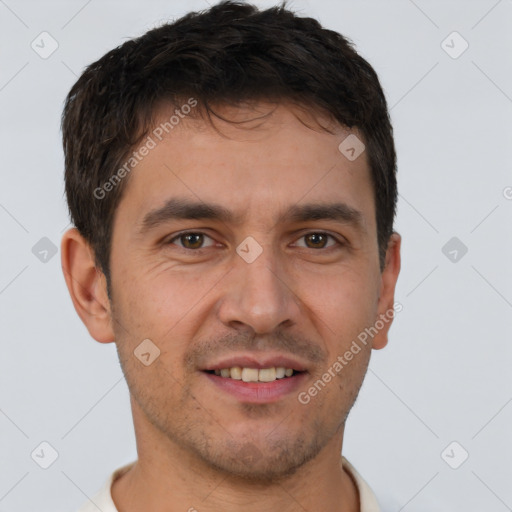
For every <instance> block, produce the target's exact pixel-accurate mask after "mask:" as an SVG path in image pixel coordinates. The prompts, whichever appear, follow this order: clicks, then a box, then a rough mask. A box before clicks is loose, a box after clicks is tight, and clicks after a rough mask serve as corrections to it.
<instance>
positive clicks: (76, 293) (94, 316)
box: [61, 228, 114, 343]
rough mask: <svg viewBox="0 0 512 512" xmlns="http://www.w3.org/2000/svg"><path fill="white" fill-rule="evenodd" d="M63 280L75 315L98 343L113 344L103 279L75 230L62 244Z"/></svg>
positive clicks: (85, 243)
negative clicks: (76, 314)
mask: <svg viewBox="0 0 512 512" xmlns="http://www.w3.org/2000/svg"><path fill="white" fill-rule="evenodd" d="M61 264H62V271H63V273H64V279H65V280H66V285H67V287H68V291H69V294H70V296H71V300H72V301H73V305H74V307H75V310H76V312H77V313H78V316H79V317H80V318H81V320H82V322H83V323H84V324H85V326H86V327H87V330H88V331H89V334H90V335H91V336H92V337H93V338H94V339H95V340H96V341H99V342H100V343H109V342H112V341H114V333H113V330H112V327H111V310H110V302H109V299H108V295H107V287H106V279H105V275H104V274H103V272H101V271H100V270H99V269H98V268H97V267H96V265H95V260H94V252H93V250H92V248H91V247H90V245H89V244H88V243H87V241H86V240H85V239H84V238H83V237H82V235H81V234H80V233H79V231H78V230H77V229H76V228H71V229H69V230H68V231H66V232H65V233H64V235H63V236H62V241H61Z"/></svg>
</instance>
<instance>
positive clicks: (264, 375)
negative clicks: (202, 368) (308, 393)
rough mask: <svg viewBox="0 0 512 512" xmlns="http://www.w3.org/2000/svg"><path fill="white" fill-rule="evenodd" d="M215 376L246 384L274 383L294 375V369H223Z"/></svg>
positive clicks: (216, 371)
mask: <svg viewBox="0 0 512 512" xmlns="http://www.w3.org/2000/svg"><path fill="white" fill-rule="evenodd" d="M215 375H218V376H220V377H224V378H231V379H235V380H242V381H244V382H273V381H275V380H276V379H284V378H285V377H291V376H292V375H293V369H292V368H284V367H283V366H278V367H277V368H276V367H272V368H261V369H260V370H258V369H257V368H241V367H240V366H233V367H232V368H222V369H220V370H215Z"/></svg>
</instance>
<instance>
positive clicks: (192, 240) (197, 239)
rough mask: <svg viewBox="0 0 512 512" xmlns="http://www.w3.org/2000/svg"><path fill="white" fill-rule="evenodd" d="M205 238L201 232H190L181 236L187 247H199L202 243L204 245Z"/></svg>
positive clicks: (184, 245)
mask: <svg viewBox="0 0 512 512" xmlns="http://www.w3.org/2000/svg"><path fill="white" fill-rule="evenodd" d="M203 238H204V237H203V235H202V234H201V233H189V234H187V235H181V236H180V240H181V241H182V243H183V247H185V249H199V248H200V247H201V245H203Z"/></svg>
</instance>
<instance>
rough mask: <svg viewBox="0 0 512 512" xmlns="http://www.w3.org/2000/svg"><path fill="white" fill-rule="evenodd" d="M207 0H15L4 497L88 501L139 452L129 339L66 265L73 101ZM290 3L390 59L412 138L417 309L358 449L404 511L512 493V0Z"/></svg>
mask: <svg viewBox="0 0 512 512" xmlns="http://www.w3.org/2000/svg"><path fill="white" fill-rule="evenodd" d="M254 3H255V4H256V5H258V6H261V7H267V6H270V5H274V3H273V2H267V1H261V2H260V1H256V2H254ZM207 7H208V3H207V2H206V1H205V0H195V1H188V2H185V1H181V0H180V1H157V0H145V1H123V2H121V1H119V2H116V1H113V0H109V1H100V0H89V1H85V0H76V1H75V0H72V1H64V0H61V1H43V2H37V1H35V0H32V1H28V0H26V1H23V0H0V116H1V117H0V120H1V121H0V122H1V126H0V130H1V133H0V145H1V146H0V147H1V152H0V155H1V162H0V172H1V187H0V226H1V231H0V232H1V243H0V269H1V270H0V314H1V316H0V328H1V333H2V340H1V356H0V512H22V511H23V512H35V511H37V512H50V511H51V512H72V511H74V510H76V509H77V508H78V507H79V505H81V504H82V503H83V502H85V501H86V500H87V497H90V496H93V495H94V494H95V492H96V491H97V490H98V488H99V487H100V486H101V485H102V484H103V482H104V480H105V479H106V478H107V476H108V475H109V474H110V473H111V472H112V471H113V470H114V469H116V468H117V467H119V466H121V465H123V464H125V463H127V462H130V461H131V460H134V458H135V457H136V450H135V438H134V433H133V426H132V419H131V412H130V408H129V397H128V392H127V387H126V384H125V381H124V379H123V376H122V372H121V370H120V367H119V363H118V359H117V354H116V352H115V347H114V345H113V344H109V345H101V344H99V343H96V342H95V341H94V340H93V339H92V338H90V336H89V335H88V333H87V331H86V329H85V327H84V326H83V324H82V323H81V321H80V320H79V318H78V316H77V315H76V313H75V310H74V308H73V306H72V303H71V300H70V298H69V295H68V292H67V289H66V287H65V282H64V278H63V276H62V271H61V266H60V238H61V236H62V233H63V231H64V230H65V229H66V228H67V227H68V223H69V219H68V216H67V209H66V204H65V200H64V194H63V191H64V188H63V155H62V149H61V140H60V115H61V111H62V106H63V101H64V98H65V96H66V94H67V92H68V91H69V89H70V87H71V86H72V85H73V83H74V82H75V81H76V79H77V77H78V76H79V75H80V73H81V72H82V70H83V69H84V67H85V66H86V65H87V64H89V63H91V62H93V61H94V60H97V59H98V58H99V57H101V56H102V55H103V54H104V53H106V52H107V51H108V50H110V49H112V48H114V47H115V46H118V45H119V44H121V43H123V42H124V41H126V40H127V39H129V38H132V37H134V36H138V35H141V34H142V33H144V32H145V31H146V30H148V29H149V28H152V27H154V26H156V25H158V24H160V23H163V22H165V21H167V20H170V19H174V18H176V17H179V16H181V15H182V14H184V13H185V12H188V11H190V10H198V9H204V8H207ZM289 7H290V8H292V9H293V10H296V11H298V12H299V13H301V14H302V15H308V16H313V17H316V18H317V19H319V20H320V21H321V22H322V24H324V25H325V26H326V27H328V28H331V29H334V30H337V31H339V32H341V33H342V34H344V35H345V36H347V37H349V38H350V39H351V40H352V41H353V42H354V43H355V45H356V47H357V49H358V51H359V52H360V53H361V54H362V55H363V56H364V57H365V58H366V59H368V60H369V62H370V63H371V64H372V65H373V66H374V68H375V70H376V71H377V73H378V74H379V76H380V79H381V82H382V85H383V87H384V90H385V93H386V95H387V98H388V101H389V106H390V109H391V116H392V121H393V125H394V130H395V137H396V146H397V152H398V173H399V174H398V180H399V191H400V200H399V207H398V218H397V225H396V228H397V230H398V231H399V232H400V233H401V234H402V236H403V252H402V256H403V266H402V272H401V276H400V278H399V282H398V289H397V297H396V298H397V300H398V301H399V302H400V303H401V304H402V305H403V311H402V312H400V313H399V314H398V315H397V317H396V319H395V324H394V325H393V327H392V330H391V334H390V342H389V345H388V346H387V347H386V348H385V349H384V350H382V351H378V352H374V353H373V356H372V360H371V364H370V369H369V372H368V375H367V378H366V380H365V383H364V385H363V387H362V390H361V393H360V395H359V398H358V400H357V402H356V405H355V406H354V408H353V410H352V413H351V415H350V418H349V421H348V425H347V428H346V437H345V444H344V455H345V456H346V457H347V458H348V459H349V460H350V461H351V462H352V464H354V466H355V467H356V468H357V469H358V471H359V472H360V473H361V474H362V475H363V477H364V478H365V479H366V480H367V481H368V483H369V484H370V485H371V487H372V488H373V489H374V491H375V493H376V495H377V496H378V498H379V501H380V502H381V505H382V507H383V509H384V510H385V511H386V512H398V511H406V512H426V511H429V512H431V511H436V512H452V511H465V512H477V511H478V512H481V511H483V510H485V511H486V512H502V511H506V510H512V486H511V485H510V482H511V481H512V437H511V432H512V378H511V371H510V368H511V366H512V342H511V327H512V322H511V316H512V270H511V261H512V259H511V257H512V236H511V235H512V223H511V220H512V188H511V187H512V157H511V142H512V140H511V136H512V124H511V118H512V59H511V58H510V56H511V55H512V30H510V27H511V26H512V1H511V0H501V1H496V0H478V1H476V0H473V1H468V0H459V1H451V2H446V1H426V0H415V1H414V2H413V1H412V0H388V1H377V0H374V1H362V0H357V1H356V0H350V1H349V0H345V1H334V0H315V1H313V0H309V1H306V0H294V1H292V2H290V3H289ZM42 32H47V34H43V35H41V33H42ZM454 32H456V33H455V34H454ZM41 39H43V40H44V44H43V43H41ZM56 44H58V47H57V48H56V49H55V51H54V52H53V53H52V54H51V55H49V56H48V55H45V53H44V52H50V51H51V50H52V49H53V48H54V47H55V45H56ZM38 45H39V46H38ZM43 47H44V48H43ZM466 47H467V48H466ZM41 54H43V55H41ZM43 57H46V58H43ZM41 443H48V444H43V445H41ZM41 453H44V454H45V456H44V457H42V456H41ZM38 454H39V455H40V456H39V457H38ZM55 456H58V457H57V459H56V460H55V462H53V464H52V465H51V466H50V467H48V468H47V469H43V468H42V467H41V464H43V465H44V464H45V461H46V463H48V462H51V461H52V459H53V458H55ZM466 456H467V458H466ZM43 459H45V461H44V460H43ZM310 512H314V511H310Z"/></svg>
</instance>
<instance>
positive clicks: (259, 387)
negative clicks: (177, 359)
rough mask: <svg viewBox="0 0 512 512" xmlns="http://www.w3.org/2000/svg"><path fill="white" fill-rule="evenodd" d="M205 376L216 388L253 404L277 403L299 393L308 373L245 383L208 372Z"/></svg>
mask: <svg viewBox="0 0 512 512" xmlns="http://www.w3.org/2000/svg"><path fill="white" fill-rule="evenodd" d="M203 374H204V375H205V376H206V377H207V378H208V379H210V381H211V382H212V383H213V384H214V385H215V386H218V387H219V388H220V389H222V390H223V391H225V392H226V393H229V394H230V395H232V396H234V397H235V398H237V399H238V400H240V401H241V402H248V403H253V404H267V403H272V402H277V401H279V400H280V399H282V398H284V397H285V396H286V395H288V394H290V393H293V392H294V391H295V392H297V391H298V389H299V388H300V387H301V385H302V383H303V382H304V379H305V378H306V372H302V373H297V374H295V375H293V376H291V377H285V378H284V379H277V380H274V381H272V382H244V381H242V380H235V379H230V378H229V377H220V376H218V375H215V374H212V373H207V372H203Z"/></svg>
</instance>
